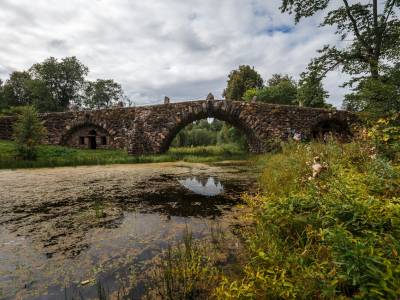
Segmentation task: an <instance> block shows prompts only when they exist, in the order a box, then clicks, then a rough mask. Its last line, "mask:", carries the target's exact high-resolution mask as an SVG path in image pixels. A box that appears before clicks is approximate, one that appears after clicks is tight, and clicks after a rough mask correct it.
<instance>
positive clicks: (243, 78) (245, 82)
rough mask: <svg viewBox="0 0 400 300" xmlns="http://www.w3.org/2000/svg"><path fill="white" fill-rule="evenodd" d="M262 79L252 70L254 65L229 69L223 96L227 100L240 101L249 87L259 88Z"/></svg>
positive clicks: (261, 84)
mask: <svg viewBox="0 0 400 300" xmlns="http://www.w3.org/2000/svg"><path fill="white" fill-rule="evenodd" d="M262 86H263V79H262V78H261V75H260V74H258V73H257V71H256V70H254V67H250V66H245V65H243V66H239V69H237V70H233V71H231V73H230V74H229V75H228V82H227V87H226V89H225V90H224V92H223V96H224V97H225V99H227V100H237V101H241V100H242V98H243V95H244V93H245V92H246V91H247V90H249V89H251V88H261V87H262Z"/></svg>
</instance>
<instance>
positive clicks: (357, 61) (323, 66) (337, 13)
mask: <svg viewBox="0 0 400 300" xmlns="http://www.w3.org/2000/svg"><path fill="white" fill-rule="evenodd" d="M399 7H400V1H399V0H385V1H383V2H379V3H378V0H372V1H368V2H367V1H364V3H360V2H359V1H358V2H355V3H351V2H349V1H348V0H341V1H331V0H283V1H282V6H281V10H282V12H289V13H290V14H294V15H295V20H296V22H299V21H300V20H301V19H302V18H307V17H310V16H313V15H314V14H316V13H319V12H320V11H325V10H327V11H328V13H327V14H326V15H325V17H324V20H323V22H322V24H321V26H336V34H338V35H339V36H340V39H341V40H342V41H343V42H345V43H344V44H345V45H346V46H344V47H343V48H338V47H336V46H329V45H327V46H325V47H324V48H323V49H321V50H320V51H319V52H320V54H321V56H320V57H318V58H316V59H314V60H313V61H312V62H311V64H310V66H309V69H310V71H311V72H317V73H319V74H321V75H322V76H323V75H324V74H326V72H328V71H330V70H333V69H336V68H341V69H342V70H343V71H344V72H345V73H348V74H350V75H358V74H364V75H365V74H367V75H370V76H372V77H378V76H379V73H380V71H381V69H382V67H383V66H385V65H387V64H390V63H391V62H395V61H397V60H398V59H399V55H400V21H399V20H398V15H397V13H398V12H399V11H398V9H399Z"/></svg>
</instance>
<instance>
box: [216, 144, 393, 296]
mask: <svg viewBox="0 0 400 300" xmlns="http://www.w3.org/2000/svg"><path fill="white" fill-rule="evenodd" d="M316 156H318V157H319V158H320V160H321V162H323V163H324V164H326V165H327V168H326V169H325V170H324V171H323V172H322V173H321V174H320V175H319V176H318V177H317V178H312V176H311V175H312V170H311V165H312V162H313V159H314V158H315V157H316ZM260 163H262V164H263V165H264V169H265V170H264V172H263V174H262V175H261V178H260V185H261V186H262V188H263V193H262V194H261V195H259V196H257V197H246V200H247V202H248V204H249V205H250V206H251V207H252V216H253V221H254V226H253V227H252V228H251V229H250V230H247V232H245V233H244V234H245V236H246V252H247V253H246V256H247V263H245V264H244V265H243V271H242V272H240V273H238V274H237V277H236V278H235V277H232V276H225V278H224V279H223V280H222V282H221V284H220V286H219V287H218V288H217V289H216V293H215V294H216V297H217V298H219V299H254V298H257V299H350V298H356V299H399V297H400V268H399V266H400V259H399V255H398V253H399V251H400V242H399V241H400V169H399V167H398V166H395V165H393V164H392V163H391V162H389V161H387V160H385V159H383V158H381V157H380V156H379V154H378V155H377V153H374V150H373V148H372V147H370V146H369V145H368V144H362V143H357V142H353V143H348V144H341V143H337V142H334V141H330V142H329V143H326V144H324V143H317V142H313V143H310V144H297V143H289V144H287V145H284V146H283V148H282V151H281V152H280V153H277V154H269V155H265V156H264V157H263V158H262V159H260Z"/></svg>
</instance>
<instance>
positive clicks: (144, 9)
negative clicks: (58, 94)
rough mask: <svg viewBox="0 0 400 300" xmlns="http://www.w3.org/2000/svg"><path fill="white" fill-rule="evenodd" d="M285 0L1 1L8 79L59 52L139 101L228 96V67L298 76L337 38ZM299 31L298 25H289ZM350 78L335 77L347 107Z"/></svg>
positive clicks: (2, 73) (0, 32)
mask: <svg viewBox="0 0 400 300" xmlns="http://www.w3.org/2000/svg"><path fill="white" fill-rule="evenodd" d="M278 7H279V1H265V0H219V1H215V0H191V1H181V0H170V1H164V0H153V1H133V0H102V1H80V0H69V1H63V2H61V1H58V0H35V1H31V0H19V1H18V2H16V1H15V2H14V1H10V0H8V1H7V0H3V1H0V36H1V37H2V44H1V45H0V66H2V67H0V78H3V79H6V78H7V74H6V73H7V72H11V71H12V70H16V69H17V70H21V69H27V68H29V67H30V66H31V65H32V64H33V63H35V62H38V61H42V60H44V59H45V58H47V57H49V56H56V57H63V56H71V55H75V56H77V57H78V58H79V59H81V60H82V62H83V63H84V64H86V65H87V66H88V67H89V69H90V70H91V72H90V74H89V76H90V78H91V79H95V78H113V79H115V80H117V81H119V82H121V83H122V85H123V88H124V90H125V91H126V93H127V94H128V95H130V96H132V98H134V100H135V101H136V102H137V103H138V104H151V103H157V102H158V103H159V102H160V101H161V100H162V99H163V97H164V95H168V96H170V97H171V98H172V99H176V100H177V101H178V100H182V99H195V98H198V97H205V96H206V95H207V93H208V92H213V93H214V95H215V96H216V97H220V96H221V93H222V90H223V89H224V87H225V85H226V78H227V75H228V73H229V72H230V71H231V70H232V69H234V68H237V66H238V65H241V64H250V65H253V66H254V67H255V68H256V69H257V70H258V71H259V72H260V73H261V74H262V76H263V77H264V78H265V79H267V78H268V77H269V76H271V75H272V74H273V73H277V72H278V73H290V74H291V75H293V76H295V77H296V78H298V75H299V74H300V73H301V72H302V71H304V69H305V68H306V66H307V64H308V62H309V60H310V59H311V58H312V57H314V56H315V55H316V50H317V49H318V48H320V47H322V45H324V44H326V43H331V42H335V36H334V35H333V30H330V29H323V28H322V29H321V28H317V26H316V25H317V24H318V23H319V22H320V20H319V18H318V17H316V18H310V19H308V20H305V21H304V22H301V23H300V24H299V25H297V26H295V27H293V28H292V26H293V25H294V22H293V19H292V17H291V16H288V15H283V14H281V13H280V11H279V9H278ZM286 28H291V30H286ZM341 80H342V78H341V77H340V76H329V77H327V79H326V81H325V83H326V87H328V88H329V91H330V94H331V95H332V96H331V99H330V101H332V102H333V103H335V104H336V105H340V102H341V98H342V95H343V91H342V90H341V89H339V88H338V85H339V84H340V83H341Z"/></svg>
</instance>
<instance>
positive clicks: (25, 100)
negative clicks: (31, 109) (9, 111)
mask: <svg viewBox="0 0 400 300" xmlns="http://www.w3.org/2000/svg"><path fill="white" fill-rule="evenodd" d="M31 80H32V78H31V76H30V74H29V73H28V72H18V71H15V72H13V73H11V75H10V78H9V79H8V80H7V81H6V82H5V84H4V87H3V97H4V101H5V102H4V106H17V105H31V104H32V99H31V97H30V90H29V87H28V83H29V81H31Z"/></svg>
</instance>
